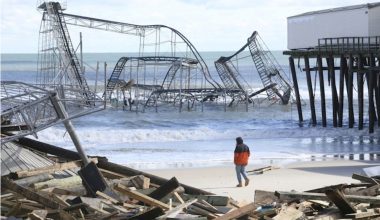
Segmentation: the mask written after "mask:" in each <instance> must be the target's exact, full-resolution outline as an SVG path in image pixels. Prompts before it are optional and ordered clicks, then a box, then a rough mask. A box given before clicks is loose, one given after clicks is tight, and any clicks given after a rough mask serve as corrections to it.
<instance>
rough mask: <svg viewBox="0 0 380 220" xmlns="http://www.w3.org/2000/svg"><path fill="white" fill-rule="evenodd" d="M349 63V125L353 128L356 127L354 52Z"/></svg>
mask: <svg viewBox="0 0 380 220" xmlns="http://www.w3.org/2000/svg"><path fill="white" fill-rule="evenodd" d="M348 62H349V64H348V82H347V98H348V127H349V128H353V127H354V121H355V116H354V103H353V91H352V89H353V88H352V86H353V82H352V81H353V64H354V58H353V57H352V54H350V57H349V61H348Z"/></svg>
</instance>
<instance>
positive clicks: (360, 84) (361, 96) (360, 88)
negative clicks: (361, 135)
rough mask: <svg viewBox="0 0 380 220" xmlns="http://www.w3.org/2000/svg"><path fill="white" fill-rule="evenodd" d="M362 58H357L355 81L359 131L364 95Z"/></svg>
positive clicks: (361, 125) (360, 128) (361, 126)
mask: <svg viewBox="0 0 380 220" xmlns="http://www.w3.org/2000/svg"><path fill="white" fill-rule="evenodd" d="M362 59H363V57H362V56H361V55H359V57H358V72H357V73H356V74H357V81H358V102H359V115H358V117H359V125H358V128H359V130H362V129H363V108H364V100H363V99H364V93H363V83H364V81H363V72H362V71H363V60H362Z"/></svg>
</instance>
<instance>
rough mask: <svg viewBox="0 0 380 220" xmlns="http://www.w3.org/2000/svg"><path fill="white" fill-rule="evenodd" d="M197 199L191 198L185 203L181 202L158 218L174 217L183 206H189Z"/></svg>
mask: <svg viewBox="0 0 380 220" xmlns="http://www.w3.org/2000/svg"><path fill="white" fill-rule="evenodd" d="M196 201H197V199H192V200H190V201H187V202H186V203H182V204H181V205H178V206H176V207H175V208H172V209H170V210H169V211H167V212H166V213H165V215H163V216H160V218H159V219H166V218H168V217H172V218H174V217H175V216H176V215H177V214H179V213H180V212H181V211H182V210H183V209H184V208H186V207H188V206H190V205H191V204H193V203H195V202H196Z"/></svg>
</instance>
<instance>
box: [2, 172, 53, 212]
mask: <svg viewBox="0 0 380 220" xmlns="http://www.w3.org/2000/svg"><path fill="white" fill-rule="evenodd" d="M1 185H2V187H5V188H7V189H9V190H11V191H12V192H14V193H17V194H20V195H22V196H25V198H27V199H30V200H33V201H37V202H39V203H41V204H43V205H44V206H46V207H49V208H52V209H58V208H59V204H58V203H56V202H54V201H52V200H51V199H48V198H46V197H44V196H42V195H40V194H39V193H37V192H33V191H32V190H30V189H28V188H25V187H23V186H19V185H17V184H16V183H14V182H12V181H10V180H9V179H8V178H6V177H1Z"/></svg>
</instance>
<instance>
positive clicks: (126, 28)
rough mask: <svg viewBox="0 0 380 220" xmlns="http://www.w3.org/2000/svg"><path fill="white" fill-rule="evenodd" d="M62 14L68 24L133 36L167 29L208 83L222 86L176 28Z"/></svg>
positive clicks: (218, 86)
mask: <svg viewBox="0 0 380 220" xmlns="http://www.w3.org/2000/svg"><path fill="white" fill-rule="evenodd" d="M62 16H63V17H65V19H66V23H67V24H70V25H75V26H81V27H86V28H93V29H98V30H104V31H111V32H117V33H122V34H129V35H135V36H142V37H144V36H145V33H147V32H149V30H155V29H161V28H165V29H169V30H170V31H172V32H174V33H175V34H176V35H178V36H179V37H180V38H181V39H182V40H183V41H184V42H185V43H186V45H187V46H188V47H189V49H190V50H191V52H192V54H193V56H194V59H196V60H197V61H198V63H199V65H200V69H201V71H202V73H203V75H204V77H205V79H206V80H207V82H208V83H210V84H211V86H213V87H214V88H216V89H220V88H222V87H221V86H220V85H219V84H218V82H216V81H215V80H214V79H213V78H212V77H211V74H210V71H209V69H208V67H207V64H206V63H205V61H204V60H203V58H202V56H201V55H200V54H199V52H198V51H197V49H196V48H195V47H194V45H193V44H192V43H191V42H190V41H189V40H188V39H187V38H186V37H185V36H184V35H183V34H182V33H181V32H179V31H178V30H176V29H174V28H172V27H169V26H166V25H159V24H158V25H136V24H129V23H124V22H117V21H109V20H103V19H98V18H92V17H85V16H79V15H74V14H67V13H62Z"/></svg>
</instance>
